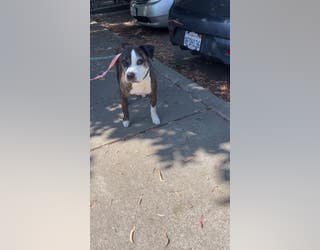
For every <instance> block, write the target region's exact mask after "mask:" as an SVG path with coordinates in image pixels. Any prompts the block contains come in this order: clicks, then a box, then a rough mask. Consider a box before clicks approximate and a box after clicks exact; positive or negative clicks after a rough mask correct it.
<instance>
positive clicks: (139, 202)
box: [138, 195, 142, 206]
mask: <svg viewBox="0 0 320 250" xmlns="http://www.w3.org/2000/svg"><path fill="white" fill-rule="evenodd" d="M141 202H142V195H141V196H140V198H139V201H138V205H139V206H140V204H141Z"/></svg>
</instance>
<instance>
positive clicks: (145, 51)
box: [118, 44, 154, 83]
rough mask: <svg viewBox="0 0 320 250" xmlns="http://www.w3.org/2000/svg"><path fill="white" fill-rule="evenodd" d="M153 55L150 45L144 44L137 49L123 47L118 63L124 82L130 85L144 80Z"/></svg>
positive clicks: (152, 48)
mask: <svg viewBox="0 0 320 250" xmlns="http://www.w3.org/2000/svg"><path fill="white" fill-rule="evenodd" d="M153 53H154V46H152V45H148V44H146V45H141V46H139V47H133V46H128V45H123V47H122V49H121V56H120V58H119V61H118V63H119V65H120V68H121V71H122V77H123V78H124V80H125V81H126V82H131V83H132V82H141V81H142V80H144V79H145V78H146V76H147V75H148V74H149V72H150V67H151V64H150V61H151V60H152V58H153Z"/></svg>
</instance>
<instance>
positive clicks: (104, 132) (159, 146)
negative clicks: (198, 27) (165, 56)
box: [90, 26, 230, 250]
mask: <svg viewBox="0 0 320 250" xmlns="http://www.w3.org/2000/svg"><path fill="white" fill-rule="evenodd" d="M120 42H121V38H120V37H118V36H116V35H114V34H112V33H110V32H108V31H105V30H102V29H100V28H99V27H93V26H91V77H92V76H95V75H97V74H99V73H101V71H102V70H104V69H105V68H106V67H107V65H108V63H109V62H110V61H111V59H112V55H114V53H115V48H116V47H117V46H119V43H120ZM154 66H155V69H156V73H157V77H158V88H159V91H158V114H159V117H160V119H161V125H160V126H155V125H153V124H152V122H151V118H150V114H149V102H148V98H131V99H130V106H129V109H130V116H131V117H130V118H131V126H130V127H129V128H123V126H122V123H121V117H122V112H121V107H120V105H119V98H118V96H119V94H118V87H117V82H116V78H115V72H114V71H111V72H110V73H109V74H108V75H107V77H106V79H105V80H98V81H94V82H92V83H91V84H90V97H91V103H90V114H91V125H90V127H91V142H90V143H91V249H92V250H98V249H148V250H150V249H164V248H165V247H166V245H167V248H168V249H229V182H228V179H229V177H228V173H229V172H228V171H229V170H228V168H229V150H230V148H229V147H230V145H229V104H227V103H225V102H223V101H221V100H220V99H218V98H216V97H215V96H213V95H212V94H211V93H209V92H208V91H206V90H204V89H203V88H201V87H199V86H198V85H197V84H195V83H193V82H192V81H190V80H188V79H186V78H184V77H183V76H181V75H179V74H178V73H176V72H175V71H172V70H171V69H169V68H167V67H166V66H165V65H163V64H161V63H160V62H158V61H157V60H155V62H154ZM160 175H162V177H161V176H160ZM201 216H202V217H203V227H201V226H200V222H199V220H200V217H201ZM133 227H135V233H134V235H133V239H134V242H135V243H131V242H130V239H129V236H130V231H131V229H132V228H133ZM166 234H167V236H166ZM168 238H169V239H170V242H169V243H168Z"/></svg>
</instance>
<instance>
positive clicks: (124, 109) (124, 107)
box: [121, 95, 130, 128]
mask: <svg viewBox="0 0 320 250" xmlns="http://www.w3.org/2000/svg"><path fill="white" fill-rule="evenodd" d="M121 107H122V112H123V121H122V124H123V126H124V127H125V128H127V127H129V125H130V121H129V107H128V98H127V97H125V96H123V95H121Z"/></svg>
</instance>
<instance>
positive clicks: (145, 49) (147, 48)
mask: <svg viewBox="0 0 320 250" xmlns="http://www.w3.org/2000/svg"><path fill="white" fill-rule="evenodd" d="M139 48H140V49H142V50H143V52H144V53H146V55H147V56H148V57H150V58H151V59H152V58H153V54H154V46H153V45H150V44H145V45H141V46H140V47H139Z"/></svg>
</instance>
